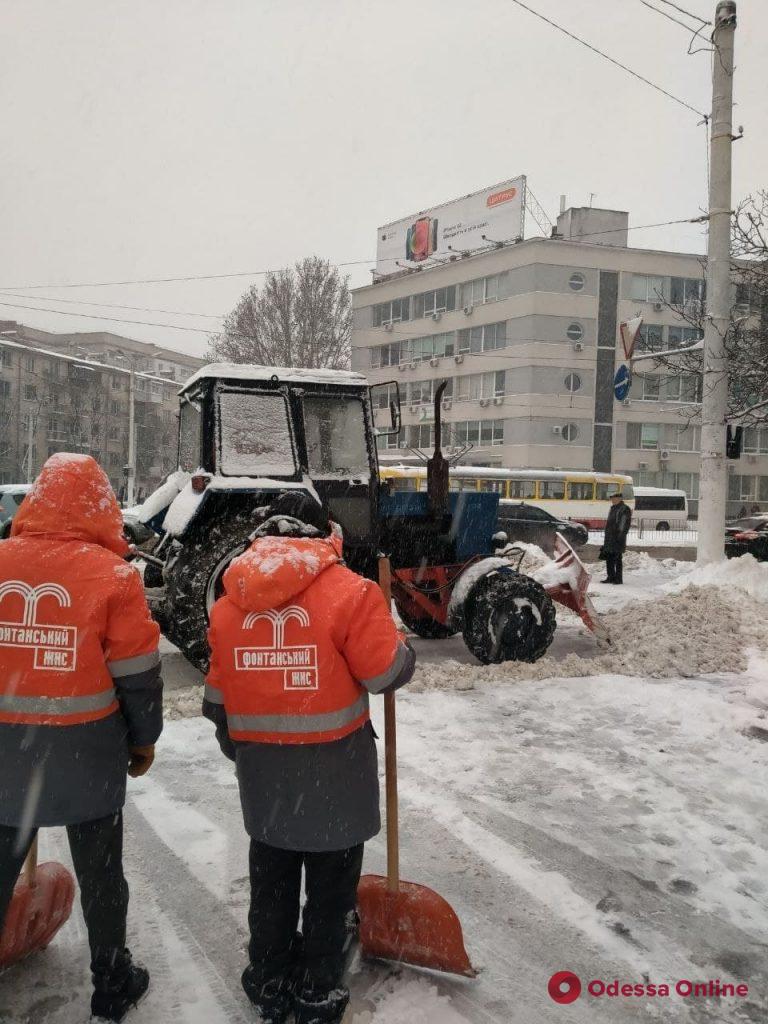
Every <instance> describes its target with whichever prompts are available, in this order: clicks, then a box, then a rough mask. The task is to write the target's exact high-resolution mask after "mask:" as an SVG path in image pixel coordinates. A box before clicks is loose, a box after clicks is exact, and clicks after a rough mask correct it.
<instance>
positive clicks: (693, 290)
mask: <svg viewBox="0 0 768 1024" xmlns="http://www.w3.org/2000/svg"><path fill="white" fill-rule="evenodd" d="M669 301H670V302H671V303H672V305H673V306H688V307H690V306H692V305H694V304H700V303H701V302H703V301H704V281H703V279H702V278H700V277H673V278H672V279H671V280H670V283H669Z"/></svg>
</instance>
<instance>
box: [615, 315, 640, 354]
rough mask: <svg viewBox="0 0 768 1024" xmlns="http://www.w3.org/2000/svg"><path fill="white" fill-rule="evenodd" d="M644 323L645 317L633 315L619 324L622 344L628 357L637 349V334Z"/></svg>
mask: <svg viewBox="0 0 768 1024" xmlns="http://www.w3.org/2000/svg"><path fill="white" fill-rule="evenodd" d="M642 323H643V318H642V317H641V316H636V317H633V318H632V319H631V320H627V321H625V322H624V323H621V324H619V334H620V335H621V345H622V348H623V349H624V355H625V356H626V358H627V359H631V358H632V353H633V352H634V351H635V342H636V341H637V335H638V333H639V331H640V327H641V325H642Z"/></svg>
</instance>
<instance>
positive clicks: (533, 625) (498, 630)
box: [463, 570, 555, 665]
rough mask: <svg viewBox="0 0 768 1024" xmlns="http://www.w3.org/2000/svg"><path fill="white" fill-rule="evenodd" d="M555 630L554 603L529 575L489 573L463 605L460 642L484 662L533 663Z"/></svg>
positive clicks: (481, 579) (503, 572) (543, 650)
mask: <svg viewBox="0 0 768 1024" xmlns="http://www.w3.org/2000/svg"><path fill="white" fill-rule="evenodd" d="M554 632H555V606H554V604H553V603H552V599H551V598H550V597H549V595H548V594H547V593H546V591H545V590H544V588H543V587H542V586H541V585H540V584H539V583H537V582H536V581H535V580H533V579H531V577H530V576H523V575H521V574H520V573H517V572H510V571H501V572H500V571H498V570H497V571H491V572H489V573H488V574H487V575H486V576H481V577H480V579H479V580H478V581H477V583H475V585H474V586H473V587H472V589H471V590H470V592H469V594H468V595H467V599H466V601H465V603H464V631H463V635H464V643H465V644H466V645H467V647H468V648H469V650H470V651H471V652H472V654H474V656H475V657H476V658H477V659H478V661H481V662H482V663H483V664H484V665H490V664H497V663H498V662H501V661H527V662H532V661H538V659H539V658H540V657H541V656H542V654H544V652H545V651H546V650H547V648H548V647H549V645H550V644H551V643H552V636H553V634H554Z"/></svg>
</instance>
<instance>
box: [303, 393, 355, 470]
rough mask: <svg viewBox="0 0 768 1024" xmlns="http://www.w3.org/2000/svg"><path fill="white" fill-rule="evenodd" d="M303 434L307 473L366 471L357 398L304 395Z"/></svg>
mask: <svg viewBox="0 0 768 1024" xmlns="http://www.w3.org/2000/svg"><path fill="white" fill-rule="evenodd" d="M304 433H305V436H306V441H307V461H308V463H309V472H310V475H311V476H313V477H315V476H339V477H350V476H366V477H367V476H368V475H369V474H370V470H371V466H370V461H369V456H368V444H367V431H366V425H365V412H364V409H363V403H362V401H361V400H360V399H359V398H342V397H339V398H333V397H329V396H323V397H321V396H318V395H305V396H304Z"/></svg>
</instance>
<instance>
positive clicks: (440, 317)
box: [432, 313, 443, 323]
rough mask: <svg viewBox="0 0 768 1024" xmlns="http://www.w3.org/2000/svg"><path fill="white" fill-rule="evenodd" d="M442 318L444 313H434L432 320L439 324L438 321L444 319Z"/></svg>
mask: <svg viewBox="0 0 768 1024" xmlns="http://www.w3.org/2000/svg"><path fill="white" fill-rule="evenodd" d="M442 316H443V314H442V313H433V314H432V319H433V320H434V321H435V323H437V321H438V320H440V319H442Z"/></svg>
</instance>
